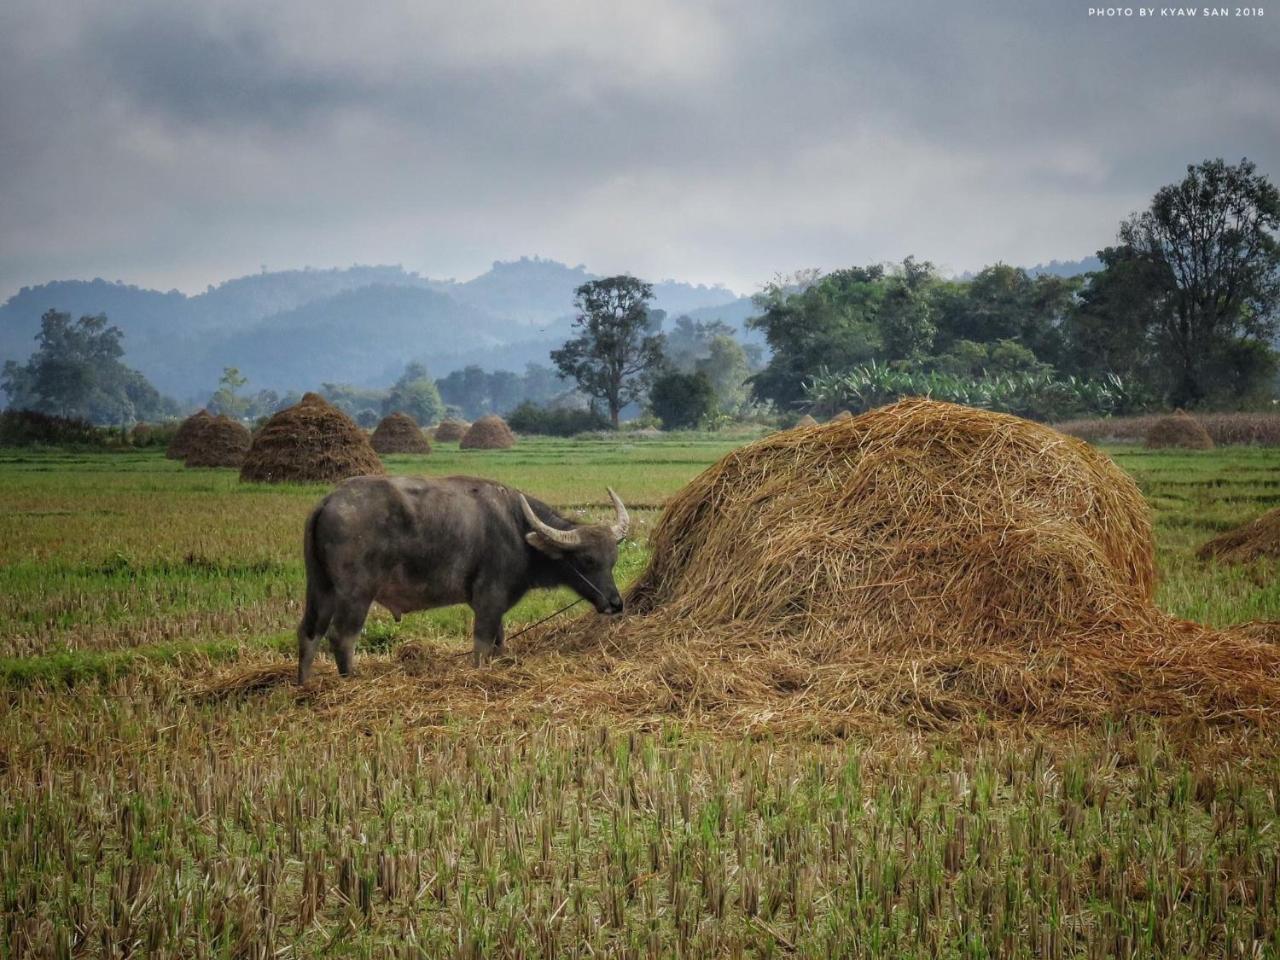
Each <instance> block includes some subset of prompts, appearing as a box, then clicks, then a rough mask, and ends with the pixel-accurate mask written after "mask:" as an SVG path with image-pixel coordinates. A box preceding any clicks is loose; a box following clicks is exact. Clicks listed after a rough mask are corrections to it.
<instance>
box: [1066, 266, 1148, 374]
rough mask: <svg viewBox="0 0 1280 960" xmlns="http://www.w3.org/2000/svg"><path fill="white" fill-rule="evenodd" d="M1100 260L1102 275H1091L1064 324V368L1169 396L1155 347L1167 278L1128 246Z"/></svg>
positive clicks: (1100, 272)
mask: <svg viewBox="0 0 1280 960" xmlns="http://www.w3.org/2000/svg"><path fill="white" fill-rule="evenodd" d="M1098 259H1099V260H1101V261H1102V269H1101V270H1099V271H1097V272H1096V273H1091V274H1089V275H1088V278H1087V280H1086V282H1085V284H1084V286H1083V287H1082V288H1081V290H1080V295H1079V302H1078V303H1077V305H1076V307H1075V309H1074V310H1072V311H1071V312H1070V313H1069V314H1068V316H1067V317H1066V319H1065V321H1064V323H1063V327H1062V332H1063V339H1064V346H1063V358H1062V367H1063V368H1064V369H1065V370H1069V371H1070V372H1072V373H1074V374H1076V375H1078V376H1083V377H1091V378H1097V377H1104V376H1107V375H1108V374H1115V375H1117V376H1120V377H1123V378H1125V379H1127V380H1137V381H1140V382H1142V383H1144V384H1146V385H1147V386H1149V387H1151V388H1152V389H1153V390H1154V391H1156V392H1157V393H1159V394H1160V395H1162V396H1163V395H1165V394H1167V393H1169V392H1170V389H1169V388H1170V382H1169V377H1168V375H1167V371H1166V367H1165V365H1164V364H1162V363H1161V362H1160V358H1159V355H1158V354H1159V347H1158V344H1157V342H1156V330H1157V329H1158V328H1159V326H1160V315H1161V313H1162V312H1164V311H1165V310H1166V309H1167V306H1168V285H1167V279H1168V274H1167V273H1166V272H1165V271H1164V270H1163V269H1162V268H1161V267H1160V265H1159V264H1157V263H1155V262H1154V261H1152V260H1151V259H1150V258H1149V257H1146V256H1143V255H1140V254H1138V253H1137V252H1136V251H1135V250H1133V249H1132V248H1131V247H1127V246H1120V247H1107V248H1106V249H1105V250H1099V251H1098Z"/></svg>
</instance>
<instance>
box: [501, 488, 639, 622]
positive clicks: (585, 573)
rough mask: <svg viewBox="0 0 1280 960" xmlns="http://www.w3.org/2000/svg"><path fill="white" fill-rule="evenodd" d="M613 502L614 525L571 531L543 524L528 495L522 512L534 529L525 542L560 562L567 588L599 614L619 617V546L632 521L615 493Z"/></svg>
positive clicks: (584, 527) (585, 526) (522, 503)
mask: <svg viewBox="0 0 1280 960" xmlns="http://www.w3.org/2000/svg"><path fill="white" fill-rule="evenodd" d="M609 499H610V500H612V501H613V509H614V514H615V516H614V521H613V523H601V524H584V525H582V526H578V527H573V528H572V529H570V530H557V529H556V528H555V527H553V526H551V525H550V524H547V523H544V522H543V521H542V520H540V519H539V518H538V515H537V514H536V513H534V512H533V508H532V507H530V506H529V501H528V500H526V499H525V497H524V494H521V495H520V509H521V510H523V511H524V518H525V520H527V521H528V523H529V526H530V527H531V528H532V529H530V531H529V532H528V533H526V534H525V535H524V538H525V540H526V541H527V542H528V543H529V545H530V546H531V547H533V548H534V549H536V550H539V551H541V552H542V553H544V554H546V555H547V556H548V557H551V558H552V559H553V560H556V561H558V565H559V566H561V567H563V568H564V569H563V573H564V580H563V582H564V584H565V586H567V587H570V588H571V589H573V590H574V591H575V592H576V593H577V594H578V595H579V596H581V597H582V598H583V599H584V600H589V601H591V603H592V604H594V605H595V608H596V610H597V611H598V612H599V613H607V614H615V613H621V612H622V596H621V594H619V593H618V585H617V584H616V583H614V581H613V565H614V564H615V563H617V562H618V543H619V542H620V541H621V540H622V538H623V537H625V536H626V535H627V528H628V527H629V526H630V525H631V518H630V517H628V516H627V508H626V507H625V506H624V505H623V503H622V498H621V497H619V496H618V495H617V494H616V493H614V492H613V490H612V489H610V490H609Z"/></svg>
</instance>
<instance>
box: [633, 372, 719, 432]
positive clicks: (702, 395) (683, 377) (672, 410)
mask: <svg viewBox="0 0 1280 960" xmlns="http://www.w3.org/2000/svg"><path fill="white" fill-rule="evenodd" d="M715 404H716V391H715V387H714V386H712V384H711V378H710V377H708V376H707V375H706V374H705V373H704V372H702V371H701V370H699V371H698V372H697V373H680V372H679V371H674V370H673V371H671V372H670V373H664V374H663V375H662V376H660V377H658V379H657V380H655V381H654V382H653V386H652V387H651V388H650V389H649V406H650V407H652V408H653V412H654V414H655V415H657V417H658V419H659V420H661V421H662V427H663V429H664V430H679V429H681V428H690V427H696V426H697V425H698V424H700V423H702V421H703V420H705V419H706V418H707V417H708V416H710V415H711V411H712V410H714V409H715Z"/></svg>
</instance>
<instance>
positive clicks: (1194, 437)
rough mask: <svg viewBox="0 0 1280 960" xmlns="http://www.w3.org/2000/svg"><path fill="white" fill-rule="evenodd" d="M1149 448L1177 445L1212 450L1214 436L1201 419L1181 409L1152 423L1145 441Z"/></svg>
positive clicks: (1164, 447)
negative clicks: (1210, 434) (1198, 419)
mask: <svg viewBox="0 0 1280 960" xmlns="http://www.w3.org/2000/svg"><path fill="white" fill-rule="evenodd" d="M1143 443H1144V445H1145V446H1146V447H1147V449H1148V450H1164V449H1168V448H1170V447H1177V448H1180V449H1183V450H1212V449H1213V438H1212V437H1210V436H1209V431H1207V430H1206V429H1205V428H1204V427H1203V426H1201V424H1200V423H1199V421H1197V420H1196V419H1195V418H1194V417H1192V416H1191V415H1190V414H1187V413H1184V412H1182V411H1181V410H1179V411H1178V412H1177V413H1175V414H1173V415H1172V416H1168V417H1161V418H1160V419H1159V420H1157V421H1156V422H1155V423H1153V424H1152V425H1151V429H1150V430H1148V431H1147V436H1146V438H1145V439H1144V441H1143Z"/></svg>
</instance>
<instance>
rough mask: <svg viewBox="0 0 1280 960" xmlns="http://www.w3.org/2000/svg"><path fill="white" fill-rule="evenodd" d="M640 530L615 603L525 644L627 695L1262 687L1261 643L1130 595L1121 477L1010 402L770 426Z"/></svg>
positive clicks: (1152, 703) (918, 705)
mask: <svg viewBox="0 0 1280 960" xmlns="http://www.w3.org/2000/svg"><path fill="white" fill-rule="evenodd" d="M652 547H653V550H652V558H651V560H650V564H649V567H648V568H647V569H646V570H645V572H644V573H643V574H642V575H641V577H640V579H639V580H638V581H637V582H636V584H635V585H634V586H633V587H632V589H631V591H630V594H629V597H628V601H627V603H628V615H627V616H625V617H624V618H622V619H620V620H615V621H605V620H603V619H599V618H595V617H591V618H588V619H585V620H583V621H580V622H578V623H576V624H575V625H574V626H573V627H571V628H570V629H567V630H564V631H562V632H561V633H560V634H559V635H557V636H554V637H549V638H545V639H543V640H542V641H541V644H542V645H543V646H544V647H555V648H560V649H569V650H578V651H582V652H584V653H586V652H591V653H592V654H593V655H594V657H595V658H596V659H597V660H598V661H599V662H600V666H602V667H603V666H605V665H606V664H607V671H605V672H606V673H607V687H608V689H610V690H611V691H612V695H613V696H614V697H615V698H617V700H618V701H619V702H620V703H629V704H630V705H631V707H632V709H636V710H642V709H645V708H646V707H648V708H649V709H654V708H656V709H658V710H659V711H661V712H677V713H687V712H690V711H699V712H715V713H722V714H724V715H726V716H729V715H731V716H732V717H733V719H734V722H735V723H740V724H745V725H746V726H761V725H764V726H767V725H770V724H771V723H774V722H778V721H779V720H783V719H785V720H786V721H787V722H790V723H795V724H806V725H812V726H813V727H815V728H819V729H826V730H830V729H833V728H841V727H842V725H843V724H844V723H847V722H851V721H856V720H857V719H859V718H861V719H864V720H873V719H875V718H879V719H885V718H893V719H894V720H895V721H896V722H902V721H907V722H915V723H922V724H927V725H936V724H939V723H943V722H948V721H954V720H964V721H973V720H975V719H976V718H978V717H980V716H987V717H994V718H1001V719H1014V718H1022V719H1033V720H1036V721H1039V722H1047V723H1055V724H1060V723H1076V722H1088V723H1093V722H1096V721H1097V718H1098V717H1099V716H1101V715H1104V714H1107V713H1119V712H1125V711H1132V710H1140V711H1143V712H1146V713H1150V714H1153V715H1165V716H1176V717H1193V718H1197V719H1223V718H1228V717H1230V718H1240V717H1249V718H1251V719H1257V720H1261V719H1263V717H1264V716H1265V715H1266V714H1268V713H1270V712H1271V711H1272V710H1273V709H1274V707H1275V706H1276V705H1278V704H1280V650H1277V649H1276V648H1275V647H1273V646H1270V645H1268V644H1266V643H1262V642H1259V641H1256V640H1250V639H1248V638H1245V637H1241V636H1235V635H1230V634H1224V633H1218V632H1214V631H1211V630H1209V629H1207V628H1203V627H1199V626H1197V625H1194V624H1187V623H1183V622H1178V621H1174V620H1172V619H1171V618H1169V617H1167V616H1165V615H1163V614H1161V613H1160V612H1159V611H1158V610H1156V608H1155V607H1154V606H1153V604H1152V594H1153V588H1154V583H1155V566H1154V559H1153V546H1152V539H1151V526H1150V520H1149V518H1148V514H1147V507H1146V504H1145V502H1144V501H1143V499H1142V496H1141V494H1140V493H1139V491H1138V489H1137V487H1136V485H1135V484H1134V483H1133V481H1132V480H1131V479H1130V478H1129V477H1128V476H1127V475H1126V474H1125V473H1124V472H1123V471H1121V470H1120V469H1119V468H1118V467H1117V466H1116V465H1115V464H1114V463H1112V462H1111V461H1110V460H1109V459H1107V458H1106V457H1105V456H1103V455H1101V454H1099V453H1098V452H1097V451H1095V450H1093V449H1092V448H1091V447H1089V446H1088V445H1087V444H1085V443H1082V442H1080V441H1077V440H1074V439H1071V438H1068V437H1065V436H1063V435H1061V434H1059V433H1057V432H1055V431H1053V430H1051V429H1049V428H1048V427H1044V426H1042V425H1038V424H1034V423H1030V422H1028V421H1025V420H1020V419H1018V418H1015V417H1010V416H1005V415H1001V414H995V413H989V412H985V411H979V410H973V409H969V408H966V407H961V406H954V405H951V404H944V403H937V402H934V401H930V400H919V399H916V400H906V401H902V402H900V403H897V404H894V405H892V406H889V407H884V408H881V409H879V410H874V411H871V412H870V413H867V414H864V415H862V416H860V417H856V418H853V419H851V420H846V421H844V422H842V423H837V424H831V425H828V426H826V427H824V428H822V429H817V430H806V431H789V432H786V433H780V434H774V435H773V436H771V437H769V438H767V439H764V440H761V441H759V442H757V443H754V444H751V445H749V446H747V447H745V448H743V449H741V450H739V451H737V452H735V453H731V454H730V455H728V456H727V457H725V458H724V459H723V460H721V461H720V462H719V463H718V464H716V465H715V466H713V467H711V468H710V469H709V470H707V471H705V472H704V473H703V474H701V475H700V476H699V477H697V478H696V479H695V480H694V481H693V482H692V483H691V484H689V486H687V487H686V488H685V489H684V490H683V491H681V493H680V494H679V495H677V496H676V497H675V498H674V499H673V500H672V501H671V502H670V503H669V504H668V506H667V509H666V511H665V512H664V513H663V515H662V517H661V519H660V520H659V521H658V524H657V526H656V528H655V530H654V533H653V537H652ZM601 692H603V689H602V690H601Z"/></svg>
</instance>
